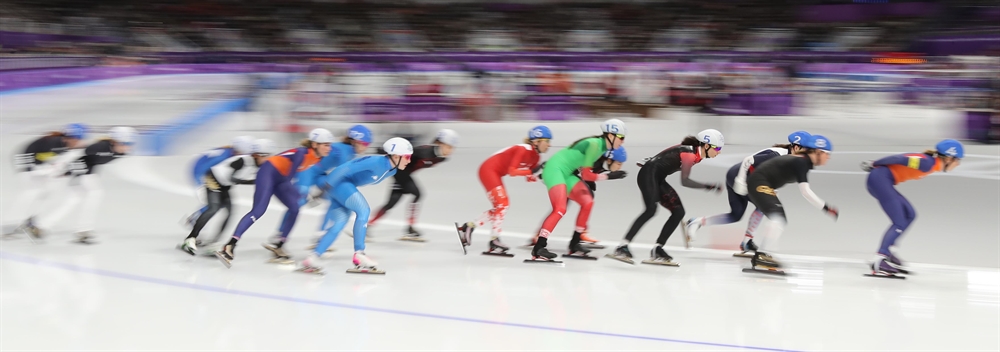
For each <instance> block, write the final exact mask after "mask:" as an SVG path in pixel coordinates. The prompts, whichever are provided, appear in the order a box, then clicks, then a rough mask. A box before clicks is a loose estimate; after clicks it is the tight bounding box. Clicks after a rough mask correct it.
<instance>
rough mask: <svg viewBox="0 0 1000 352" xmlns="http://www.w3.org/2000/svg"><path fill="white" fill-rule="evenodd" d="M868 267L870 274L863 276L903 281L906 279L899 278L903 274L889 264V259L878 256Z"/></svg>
mask: <svg viewBox="0 0 1000 352" xmlns="http://www.w3.org/2000/svg"><path fill="white" fill-rule="evenodd" d="M869 267H870V268H871V269H872V273H871V274H865V276H870V277H884V278H889V279H905V278H906V277H903V276H900V275H902V274H905V273H903V272H902V271H900V270H899V269H896V268H895V267H894V266H893V265H892V264H891V263H890V262H889V258H887V257H884V256H881V255H879V256H878V259H876V260H875V262H873V263H871V264H870V265H869Z"/></svg>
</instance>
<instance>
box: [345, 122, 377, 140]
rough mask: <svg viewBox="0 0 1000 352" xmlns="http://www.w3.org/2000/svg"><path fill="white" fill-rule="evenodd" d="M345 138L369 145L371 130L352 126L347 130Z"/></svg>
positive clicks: (360, 126)
mask: <svg viewBox="0 0 1000 352" xmlns="http://www.w3.org/2000/svg"><path fill="white" fill-rule="evenodd" d="M347 138H350V139H353V140H356V141H360V142H364V143H368V144H371V142H372V130H370V129H368V127H365V126H364V125H354V126H351V128H349V129H347Z"/></svg>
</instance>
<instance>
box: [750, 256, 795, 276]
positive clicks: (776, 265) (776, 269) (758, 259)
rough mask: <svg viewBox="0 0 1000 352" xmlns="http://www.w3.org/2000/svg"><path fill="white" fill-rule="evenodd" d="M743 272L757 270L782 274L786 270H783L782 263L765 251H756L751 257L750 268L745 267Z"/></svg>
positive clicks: (758, 271) (764, 272)
mask: <svg viewBox="0 0 1000 352" xmlns="http://www.w3.org/2000/svg"><path fill="white" fill-rule="evenodd" d="M743 272H745V273H749V272H756V273H763V274H771V275H781V276H784V275H785V272H784V271H783V270H781V263H780V262H778V261H777V260H774V258H772V257H771V255H769V254H767V253H764V252H756V253H755V254H754V256H753V257H751V258H750V268H744V269H743Z"/></svg>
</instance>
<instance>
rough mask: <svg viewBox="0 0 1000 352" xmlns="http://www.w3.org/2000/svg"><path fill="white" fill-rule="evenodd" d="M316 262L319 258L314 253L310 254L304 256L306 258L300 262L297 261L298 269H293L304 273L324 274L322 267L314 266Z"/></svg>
mask: <svg viewBox="0 0 1000 352" xmlns="http://www.w3.org/2000/svg"><path fill="white" fill-rule="evenodd" d="M317 262H319V258H317V257H316V255H315V254H310V255H308V256H306V259H303V260H302V262H300V263H299V267H298V269H295V271H300V272H303V273H306V274H315V275H325V274H326V272H324V271H323V268H321V267H319V266H316V263H317Z"/></svg>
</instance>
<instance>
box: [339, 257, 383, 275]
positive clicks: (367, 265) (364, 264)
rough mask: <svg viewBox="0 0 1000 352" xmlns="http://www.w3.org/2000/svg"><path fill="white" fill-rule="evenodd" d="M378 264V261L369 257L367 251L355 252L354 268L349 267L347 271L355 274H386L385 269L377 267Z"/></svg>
mask: <svg viewBox="0 0 1000 352" xmlns="http://www.w3.org/2000/svg"><path fill="white" fill-rule="evenodd" d="M376 265H378V263H376V262H375V261H374V260H372V259H371V258H368V256H366V255H365V252H354V268H353V269H347V272H349V273H355V274H385V271H382V270H379V269H378V268H376V267H375V266H376Z"/></svg>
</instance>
